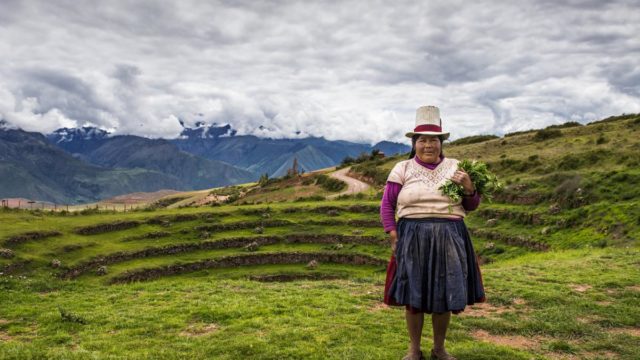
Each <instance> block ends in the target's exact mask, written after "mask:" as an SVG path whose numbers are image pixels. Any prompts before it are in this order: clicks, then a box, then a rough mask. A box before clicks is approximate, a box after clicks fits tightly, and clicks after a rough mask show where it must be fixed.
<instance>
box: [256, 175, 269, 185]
mask: <svg viewBox="0 0 640 360" xmlns="http://www.w3.org/2000/svg"><path fill="white" fill-rule="evenodd" d="M268 183H269V174H267V173H264V174H262V176H260V180H259V181H258V184H259V185H260V186H265V185H267V184H268Z"/></svg>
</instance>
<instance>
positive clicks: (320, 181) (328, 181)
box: [316, 174, 347, 192]
mask: <svg viewBox="0 0 640 360" xmlns="http://www.w3.org/2000/svg"><path fill="white" fill-rule="evenodd" d="M316 184H317V185H320V187H322V188H323V189H325V190H327V191H334V192H337V191H340V190H342V189H344V188H345V187H347V184H345V183H344V181H340V180H338V179H334V178H332V177H329V176H327V175H322V174H321V175H318V176H317V177H316Z"/></svg>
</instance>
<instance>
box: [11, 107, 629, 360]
mask: <svg viewBox="0 0 640 360" xmlns="http://www.w3.org/2000/svg"><path fill="white" fill-rule="evenodd" d="M614 120H615V121H613V122H607V123H606V124H607V126H602V124H594V125H588V126H573V127H570V128H566V129H565V128H562V129H561V131H560V134H561V135H562V136H559V137H555V138H553V139H546V140H545V139H540V137H538V138H536V137H535V133H536V132H535V131H533V132H528V133H522V134H515V135H513V136H507V137H504V138H494V137H487V138H486V140H484V141H481V142H472V143H467V144H464V145H459V146H458V145H456V146H449V145H445V147H446V153H447V155H448V156H452V157H456V158H459V159H463V158H479V159H480V160H483V161H486V162H487V163H489V164H490V165H491V166H492V169H493V170H495V171H496V172H497V173H498V175H499V176H500V178H501V179H502V180H503V181H505V182H506V183H507V187H506V189H505V190H504V192H503V193H501V194H498V196H496V197H495V202H494V203H488V202H486V201H483V202H482V204H481V206H480V208H479V209H478V210H476V211H474V212H472V213H470V214H468V216H467V217H466V219H465V222H466V224H467V225H468V227H469V229H470V232H471V234H472V239H473V242H474V247H475V250H476V253H477V255H478V257H479V259H480V263H481V264H482V265H481V270H482V275H483V280H484V284H485V288H486V292H487V298H488V301H487V302H486V303H483V304H477V305H474V306H470V307H468V308H467V309H466V310H465V312H463V313H462V314H460V315H459V316H456V317H454V318H453V319H452V323H451V326H450V329H449V331H448V334H447V344H448V350H449V352H451V353H452V354H453V355H455V356H456V357H457V358H460V359H474V360H480V359H523V360H524V359H607V358H620V359H638V358H640V348H639V347H637V346H635V344H637V343H638V339H640V338H639V337H638V334H639V332H638V329H639V328H640V311H639V310H638V309H639V308H638V306H637V305H638V303H639V302H640V291H639V288H638V284H639V283H640V268H639V267H638V265H639V263H638V259H639V258H640V250H639V248H638V238H639V237H640V221H638V219H640V204H639V202H638V201H639V200H640V190H639V189H640V188H639V187H638V186H637V183H638V181H639V179H640V172H639V171H638V165H639V164H638V161H637V156H635V155H637V151H638V149H640V144H639V143H638V139H640V136H638V135H639V132H640V125H639V124H640V119H638V118H637V117H636V118H633V117H629V116H623V117H620V118H619V119H614ZM600 136H606V137H607V138H608V139H610V141H607V142H599V141H598V139H599V137H600ZM614 155H615V156H614ZM403 158H404V157H396V158H391V159H378V158H376V159H374V160H371V161H368V162H364V163H359V164H357V166H353V168H352V169H354V171H358V170H357V169H360V171H362V173H361V177H362V178H368V179H371V180H372V181H374V182H376V183H377V182H379V181H380V180H382V181H384V179H386V173H388V171H389V170H390V169H391V166H393V164H394V163H395V162H397V161H400V160H402V159H403ZM560 165H561V166H560ZM286 184H287V182H286V181H284V182H281V183H280V182H278V183H274V184H272V185H274V186H275V185H278V187H279V188H278V189H277V191H279V193H280V194H281V195H283V196H284V195H286V196H287V197H286V200H287V201H288V202H270V203H262V204H252V205H246V204H242V205H240V204H239V203H240V202H248V201H270V200H273V199H269V197H270V196H272V194H273V193H274V191H276V190H274V191H264V192H261V193H259V194H253V195H251V196H253V198H251V196H249V197H246V198H239V199H238V200H237V202H236V204H230V205H220V204H216V206H200V207H182V208H180V207H176V208H173V209H169V208H161V207H158V208H156V209H150V210H148V211H132V212H128V213H115V212H94V211H91V212H89V211H87V212H78V213H66V212H64V213H43V212H40V211H16V210H10V209H9V210H7V209H0V304H1V305H0V358H2V359H5V358H6V359H23V358H42V359H50V358H51V359H85V358H98V359H102V358H122V359H149V358H159V359H209V358H211V359H363V358H364V359H394V358H400V357H402V355H403V354H404V353H405V352H406V346H407V336H406V328H405V323H404V312H403V311H402V310H401V309H399V310H398V309H394V308H389V307H387V306H384V305H383V304H382V301H381V300H382V295H383V294H382V293H383V287H384V281H385V265H386V263H387V260H388V258H389V255H390V250H389V246H388V243H387V235H386V234H385V233H384V232H383V231H382V228H381V226H380V224H379V215H378V206H379V203H380V196H381V192H380V190H381V188H380V187H378V188H377V189H374V190H372V192H371V193H368V194H359V195H360V196H346V197H341V198H340V200H335V201H326V200H322V197H316V198H314V199H315V200H313V201H311V200H312V199H305V200H304V201H302V200H299V199H298V200H297V201H296V200H295V199H293V198H292V197H293V195H295V194H296V191H297V190H298V189H290V188H286ZM263 190H264V189H263ZM292 194H293V195H292ZM301 194H302V195H303V196H306V195H305V194H306V193H304V192H302V193H301ZM372 194H377V195H376V196H373V195H372ZM258 195H259V198H258V197H256V196H258ZM307 195H308V194H307ZM251 199H253V200H251ZM172 206H173V205H172ZM430 338H431V330H430V329H429V327H428V326H427V327H425V334H424V337H423V339H424V340H423V341H424V344H425V345H424V347H425V348H427V349H428V348H429V347H430V346H431V340H430Z"/></svg>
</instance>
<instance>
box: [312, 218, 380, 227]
mask: <svg viewBox="0 0 640 360" xmlns="http://www.w3.org/2000/svg"><path fill="white" fill-rule="evenodd" d="M305 224H306V225H325V226H351V227H379V228H380V229H382V223H380V220H355V219H354V220H347V221H344V220H338V219H327V220H309V221H305Z"/></svg>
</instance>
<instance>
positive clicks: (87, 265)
mask: <svg viewBox="0 0 640 360" xmlns="http://www.w3.org/2000/svg"><path fill="white" fill-rule="evenodd" d="M253 242H255V243H257V245H258V246H264V245H272V244H277V243H280V242H285V243H290V244H338V243H340V244H365V245H386V240H385V239H380V238H376V237H373V236H345V235H304V234H302V235H287V236H261V237H238V238H230V239H223V240H216V241H203V242H200V243H187V244H177V245H167V246H161V247H149V248H146V249H143V250H139V251H119V252H115V253H111V254H109V255H105V256H97V257H94V258H92V259H90V260H88V261H85V262H82V263H80V264H78V265H75V266H72V267H69V268H66V269H63V272H62V273H60V274H59V275H58V276H59V277H60V278H63V279H74V278H76V277H78V276H80V275H82V274H83V273H85V272H88V271H91V270H94V269H96V268H97V267H99V266H102V265H109V264H115V263H118V262H123V261H128V260H133V259H142V258H147V257H152V256H161V255H171V254H180V253H186V252H192V251H199V250H216V249H230V248H239V249H240V248H244V247H245V246H247V245H249V244H251V243H253Z"/></svg>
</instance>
